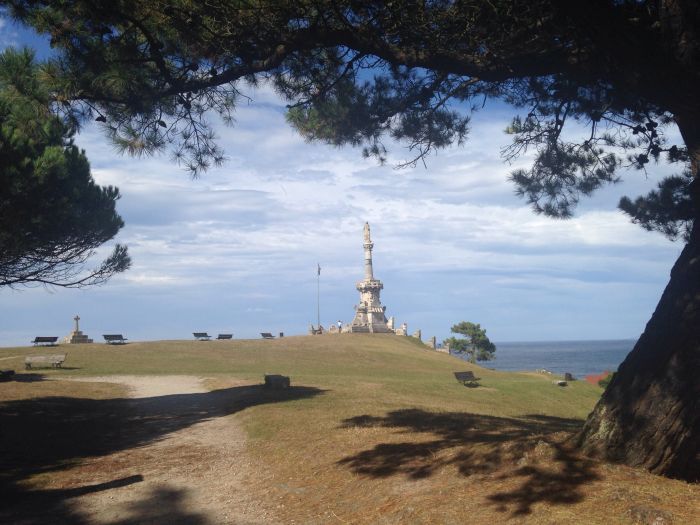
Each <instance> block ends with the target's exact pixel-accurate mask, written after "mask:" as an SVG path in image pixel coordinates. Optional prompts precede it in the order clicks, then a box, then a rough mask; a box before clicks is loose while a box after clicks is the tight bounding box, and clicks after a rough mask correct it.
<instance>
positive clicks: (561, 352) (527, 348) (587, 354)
mask: <svg viewBox="0 0 700 525" xmlns="http://www.w3.org/2000/svg"><path fill="white" fill-rule="evenodd" d="M636 342H637V340H636V339H608V340H593V341H522V342H518V341H515V342H513V341H511V342H506V343H498V342H494V344H495V345H496V353H495V359H493V360H491V361H480V362H479V363H478V364H479V365H480V366H483V367H485V368H492V369H494V370H502V371H508V372H517V371H532V370H539V369H541V368H545V369H547V370H549V371H551V372H553V373H555V374H564V373H566V372H570V373H571V374H573V375H574V377H576V378H580V379H583V378H584V377H585V376H587V375H590V374H599V373H601V372H603V371H605V370H609V371H611V372H612V371H615V370H617V367H618V366H620V363H622V361H624V359H625V357H627V354H629V353H630V351H631V350H632V348H633V347H634V344H635V343H636ZM457 357H459V355H457Z"/></svg>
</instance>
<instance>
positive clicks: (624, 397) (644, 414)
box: [579, 119, 700, 481]
mask: <svg viewBox="0 0 700 525" xmlns="http://www.w3.org/2000/svg"><path fill="white" fill-rule="evenodd" d="M689 120H690V122H682V121H680V120H678V124H679V128H680V129H681V133H682V135H683V138H684V140H685V142H686V145H687V146H688V149H689V152H690V153H691V155H690V156H691V169H692V171H693V173H694V180H693V183H692V184H691V193H693V197H694V202H695V210H696V212H695V221H694V225H693V228H692V232H691V237H690V241H689V242H688V244H687V245H686V247H685V248H684V249H683V252H682V253H681V255H680V257H679V258H678V260H677V261H676V263H675V265H674V266H673V269H672V270H671V280H670V281H669V283H668V285H667V286H666V289H665V290H664V293H663V295H662V296H661V300H660V301H659V304H658V306H657V307H656V310H655V311H654V314H653V315H652V317H651V319H650V320H649V322H648V323H647V326H646V328H645V330H644V333H643V334H642V336H641V337H640V338H639V341H637V344H636V345H635V346H634V349H633V350H632V352H630V354H629V355H628V356H627V358H626V359H625V361H624V362H623V363H622V364H621V365H620V367H619V370H618V372H617V374H616V375H615V377H614V378H613V380H612V381H611V383H610V385H609V386H608V388H607V390H606V391H605V393H604V394H603V396H602V398H601V399H600V401H598V404H597V405H596V407H595V409H594V410H593V412H592V413H591V414H590V416H588V420H587V421H586V423H585V425H584V427H583V430H582V432H581V434H580V436H579V444H580V445H581V447H582V449H583V451H584V452H586V453H588V454H591V455H593V456H597V457H601V458H605V459H608V460H612V461H619V462H622V463H625V464H627V465H631V466H639V467H643V468H646V469H648V470H650V471H651V472H654V473H656V474H662V475H665V476H670V477H675V478H681V479H685V480H688V481H698V480H700V215H699V214H698V210H699V209H700V129H699V127H698V122H699V121H698V120H696V119H689Z"/></svg>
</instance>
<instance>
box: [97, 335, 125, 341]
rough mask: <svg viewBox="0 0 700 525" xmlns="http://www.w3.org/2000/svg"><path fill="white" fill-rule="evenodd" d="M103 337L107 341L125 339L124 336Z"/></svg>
mask: <svg viewBox="0 0 700 525" xmlns="http://www.w3.org/2000/svg"><path fill="white" fill-rule="evenodd" d="M102 337H104V338H105V339H106V340H107V341H111V340H120V339H124V336H123V335H122V334H104V335H103V336H102Z"/></svg>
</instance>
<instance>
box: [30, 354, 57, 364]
mask: <svg viewBox="0 0 700 525" xmlns="http://www.w3.org/2000/svg"><path fill="white" fill-rule="evenodd" d="M65 360H66V354H53V355H28V356H27V357H25V358H24V362H25V363H63V361H65Z"/></svg>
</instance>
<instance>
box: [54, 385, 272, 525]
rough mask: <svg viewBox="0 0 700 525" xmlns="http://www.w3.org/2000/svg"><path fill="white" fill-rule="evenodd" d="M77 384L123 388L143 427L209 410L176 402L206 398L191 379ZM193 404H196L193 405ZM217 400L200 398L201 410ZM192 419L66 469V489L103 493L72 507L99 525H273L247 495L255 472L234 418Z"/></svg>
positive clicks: (78, 500)
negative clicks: (90, 487) (93, 488)
mask: <svg viewBox="0 0 700 525" xmlns="http://www.w3.org/2000/svg"><path fill="white" fill-rule="evenodd" d="M80 380H83V381H100V382H102V381H105V382H111V383H121V384H124V385H126V386H127V387H128V388H129V390H130V395H131V398H133V399H134V400H135V401H134V403H133V407H134V410H135V411H136V417H143V418H144V423H145V424H147V423H148V419H149V418H152V417H153V414H154V413H158V417H159V418H162V419H163V420H164V424H169V421H168V418H180V419H186V418H192V416H193V412H196V411H197V410H202V411H204V410H209V412H207V413H211V412H212V410H211V407H209V406H200V405H197V404H196V402H199V403H201V401H199V399H200V398H199V397H198V396H182V394H205V393H206V392H207V390H206V389H205V388H204V386H203V384H202V380H201V379H200V378H197V377H194V376H110V377H91V378H81V379H80ZM191 398H194V399H195V401H196V402H195V404H194V405H193V404H192V403H193V402H192V401H191ZM136 400H142V401H136ZM144 402H145V403H146V404H144ZM217 402H219V401H218V400H217V399H216V398H212V399H210V398H206V400H205V401H204V404H205V405H208V404H213V403H217ZM193 407H194V408H193ZM163 414H165V417H164V416H163ZM195 420H196V421H198V422H195V423H194V424H187V425H184V427H183V428H180V429H178V430H175V431H172V432H166V433H163V435H162V436H158V437H157V438H155V439H149V440H148V442H147V443H146V444H144V445H140V446H137V447H132V448H128V449H124V450H120V451H118V452H114V453H111V454H109V455H106V456H101V457H99V458H95V459H91V460H88V461H86V462H85V463H82V464H81V465H80V466H78V467H76V468H74V469H71V470H70V471H68V472H67V474H72V475H71V476H70V478H71V479H66V480H65V481H66V482H68V485H69V486H70V485H72V484H73V483H76V484H79V485H80V486H83V487H84V486H87V485H99V484H104V485H105V486H107V487H109V488H108V489H105V490H97V491H94V492H91V493H88V494H85V495H81V496H78V497H75V498H73V499H72V505H71V506H73V508H74V509H75V511H77V512H78V513H79V514H81V515H82V516H84V517H85V520H86V521H87V522H88V523H94V524H99V525H107V524H115V525H116V524H125V523H153V524H166V523H167V524H185V523H186V524H188V525H191V524H220V523H221V524H251V525H252V524H257V523H271V522H275V521H276V520H275V519H274V516H273V515H271V514H270V513H269V511H268V510H266V509H265V508H264V507H263V506H262V504H261V502H259V501H256V500H255V499H254V498H253V497H252V496H251V495H250V494H249V491H247V490H246V486H247V480H248V479H249V476H250V475H251V473H252V472H254V468H253V465H251V462H250V459H249V458H248V456H247V454H246V451H245V434H244V432H243V431H242V429H241V428H240V427H239V425H238V424H237V422H236V420H235V414H230V413H229V414H227V415H219V416H216V417H212V416H204V417H202V418H201V419H195ZM159 421H160V420H159ZM174 421H175V422H177V419H174ZM115 485H116V486H115ZM119 485H123V486H119ZM63 488H69V487H65V486H64V487H63Z"/></svg>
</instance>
